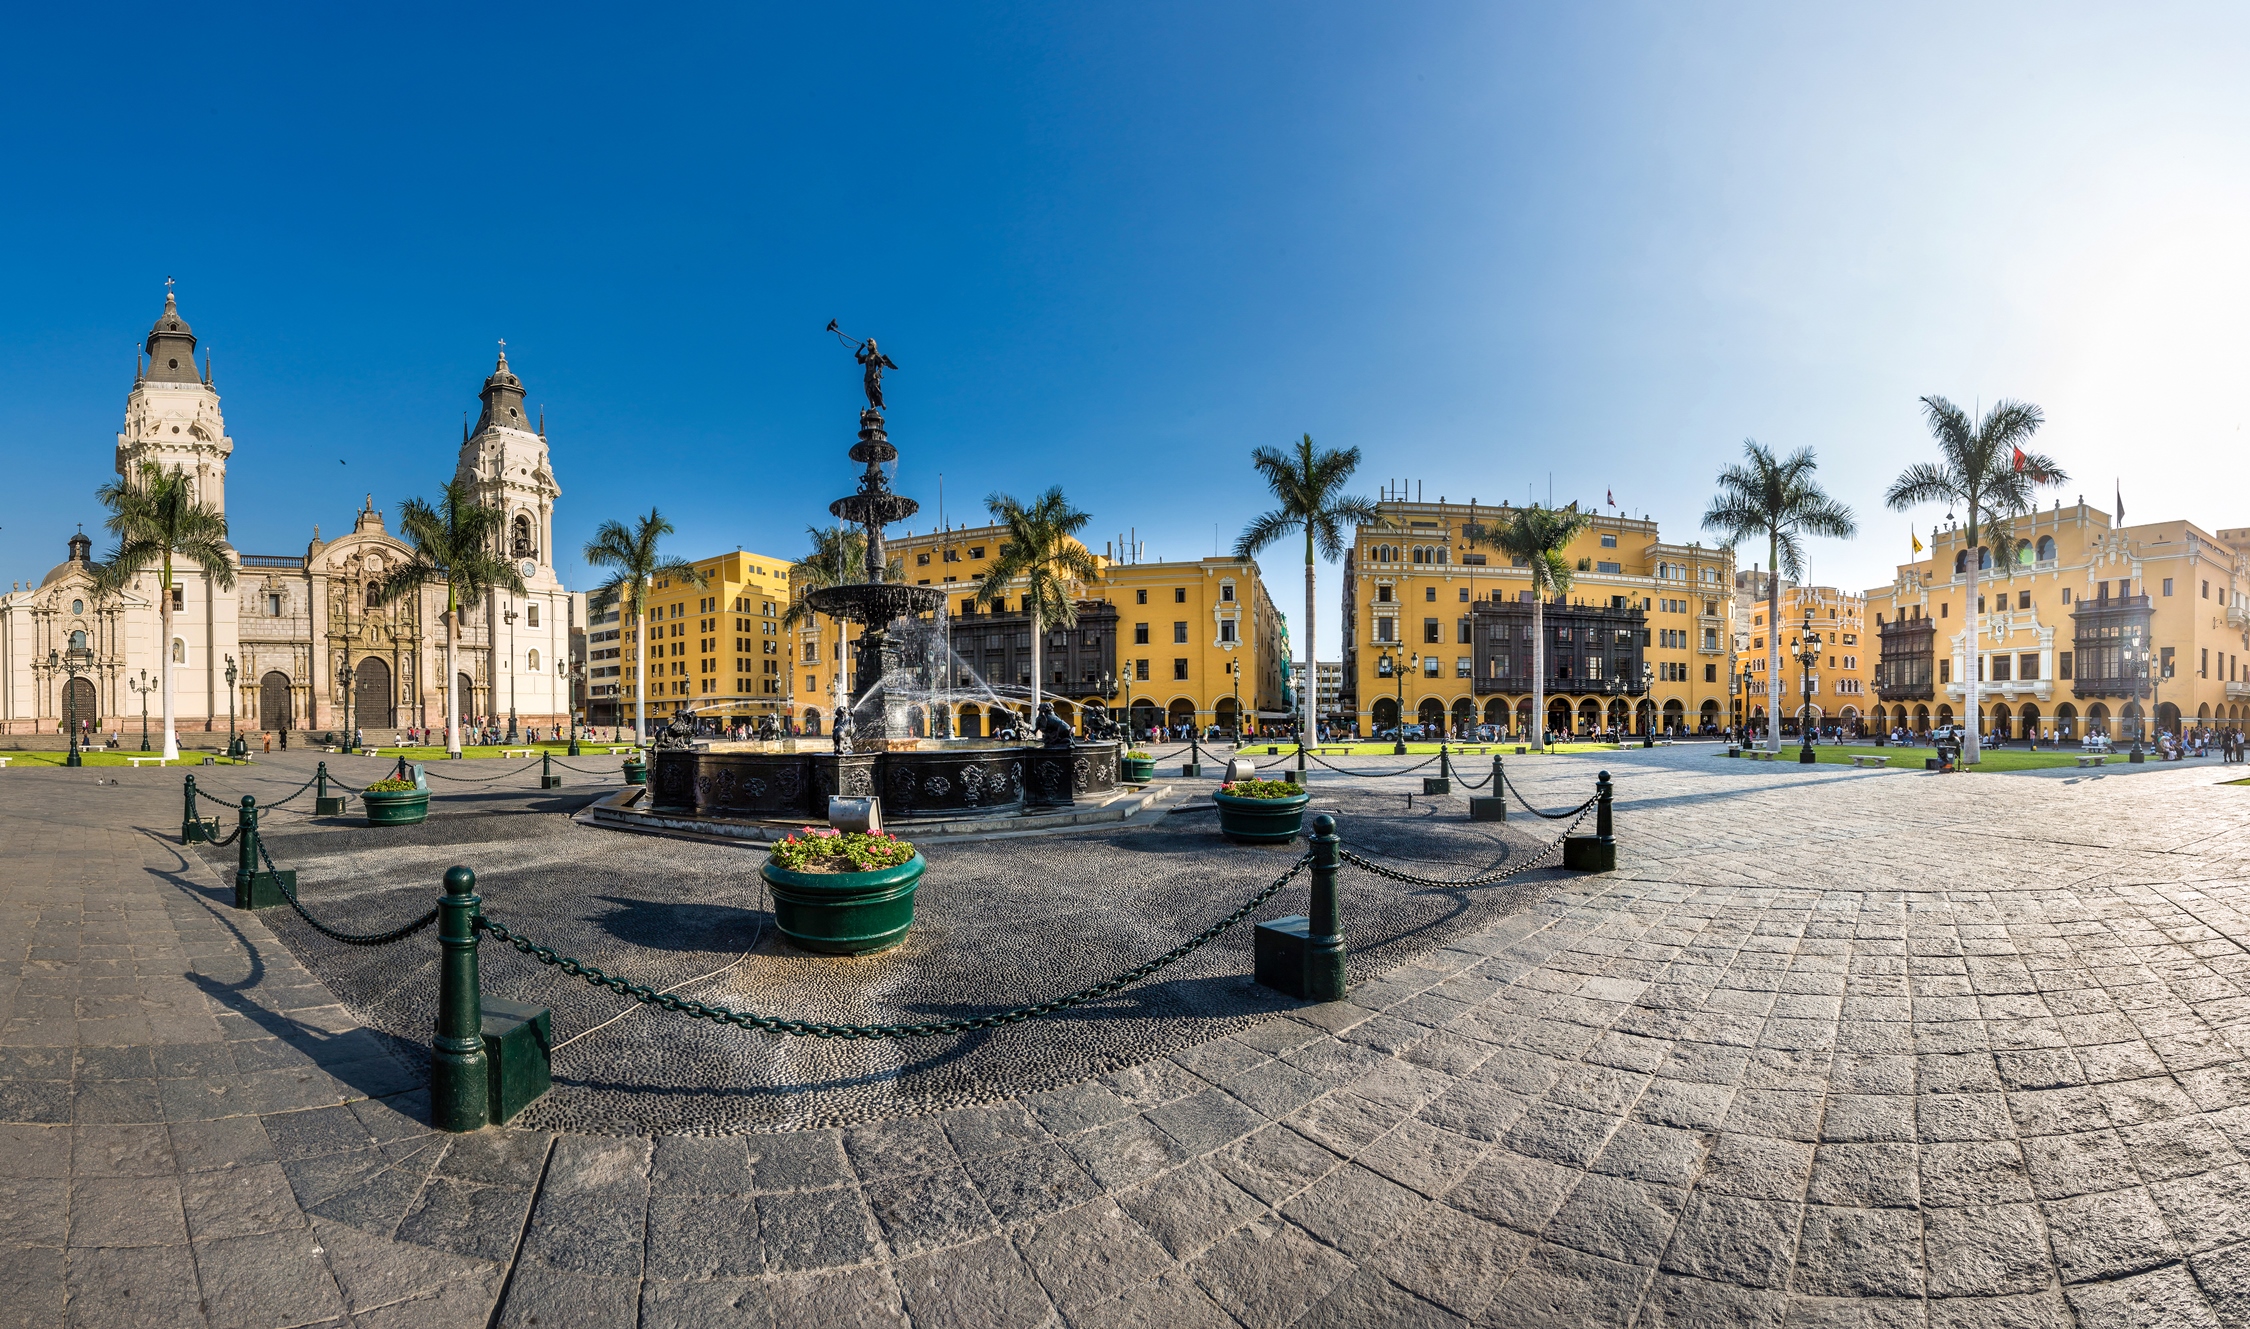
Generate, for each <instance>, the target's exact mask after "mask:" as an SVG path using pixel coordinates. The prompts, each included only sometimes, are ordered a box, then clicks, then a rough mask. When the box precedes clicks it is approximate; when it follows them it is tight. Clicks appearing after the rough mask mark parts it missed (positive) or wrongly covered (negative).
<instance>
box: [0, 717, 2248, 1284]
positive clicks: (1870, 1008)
mask: <svg viewBox="0 0 2250 1329" xmlns="http://www.w3.org/2000/svg"><path fill="white" fill-rule="evenodd" d="M1606 764H1608V765H1609V766H1610V767H1611V769H1613V770H1616V771H1617V772H1618V778H1619V790H1620V808H1619V829H1620V832H1621V835H1622V836H1623V841H1624V842H1623V846H1622V855H1621V870H1620V871H1619V872H1617V873H1615V874H1608V875H1605V876H1601V877H1590V878H1572V879H1568V880H1562V881H1558V882H1555V883H1551V884H1550V885H1549V886H1548V887H1547V891H1546V893H1545V894H1543V895H1542V896H1541V897H1540V898H1539V899H1538V900H1537V901H1535V902H1534V903H1533V904H1532V905H1531V906H1530V907H1528V908H1526V909H1524V910H1521V911H1519V912H1516V913H1514V914H1510V915H1508V916H1505V917H1502V918H1498V919H1495V920H1492V921H1491V922H1489V923H1488V924H1487V925H1485V926H1482V927H1478V928H1473V929H1468V930H1464V931H1463V932H1461V933H1459V934H1457V935H1454V936H1452V937H1450V938H1448V939H1447V940H1446V942H1445V944H1444V945H1442V946H1440V947H1438V948H1436V949H1434V950H1431V951H1429V952H1427V953H1426V954H1424V955H1422V956H1420V957H1418V958H1417V959H1415V960H1414V961H1413V962H1411V963H1407V964H1404V965H1400V966H1398V967H1395V968H1393V969H1391V970H1390V971H1389V972H1388V973H1386V974H1384V975H1383V976H1382V977H1381V978H1379V979H1378V980H1376V981H1374V982H1370V983H1365V984H1362V985H1359V986H1358V987H1357V988H1356V989H1355V990H1354V992H1353V993H1352V996H1351V1000H1350V1001H1349V1002H1346V1003H1338V1004H1333V1005H1327V1006H1305V1007H1298V1008H1295V1009H1292V1010H1288V1011H1285V1012H1282V1013H1279V1014H1276V1015H1274V1016H1271V1017H1269V1018H1265V1019H1262V1020H1256V1021H1249V1022H1246V1023H1244V1024H1243V1025H1242V1026H1241V1027H1240V1028H1237V1029H1235V1030H1233V1031H1232V1032H1229V1033H1227V1034H1225V1035H1224V1036H1221V1037H1218V1038H1215V1039H1211V1040H1208V1041H1204V1042H1201V1043H1197V1044H1195V1045H1193V1046H1188V1047H1182V1048H1178V1049H1175V1050H1173V1051H1171V1052H1170V1053H1169V1054H1168V1055H1166V1056H1164V1057H1160V1058H1156V1059H1152V1060H1149V1061H1145V1062H1143V1063H1141V1064H1139V1065H1136V1066H1133V1067H1130V1068H1127V1069H1122V1070H1118V1071H1114V1072H1110V1073H1108V1074H1105V1075H1102V1076H1098V1077H1095V1078H1092V1079H1089V1080H1085V1081H1081V1082H1078V1083H1073V1084H1069V1085H1063V1086H1058V1087H1053V1088H1048V1089H1044V1090H1042V1091H1039V1092H1035V1093H1030V1094H1026V1095H1022V1096H1020V1097H1016V1098H1011V1099H1004V1100H996V1101H992V1102H985V1103H980V1104H976V1105H972V1106H964V1107H960V1108H955V1109H952V1110H949V1111H944V1112H938V1113H933V1114H929V1115H923V1116H905V1117H898V1118H894V1119H891V1120H886V1121H879V1122H869V1123H865V1124H856V1125H852V1126H846V1127H840V1128H823V1129H815V1130H804V1131H789V1132H769V1133H760V1134H735V1135H721V1136H712V1135H678V1134H653V1135H652V1134H582V1133H569V1132H565V1133H549V1132H545V1131H537V1130H502V1131H487V1132H482V1133H479V1134H477V1135H474V1136H468V1137H460V1138H446V1137H442V1136H437V1135H434V1134H432V1133H430V1132H428V1131H427V1130H426V1129H425V1128H423V1127H421V1126H420V1125H419V1120H420V1114H421V1112H422V1110H423V1104H422V1103H421V1101H420V1097H419V1093H420V1091H419V1090H418V1089H417V1088H416V1087H415V1072H414V1069H413V1068H412V1067H411V1066H410V1065H409V1064H408V1063H407V1062H405V1061H404V1060H402V1059H400V1058H398V1057H396V1056H395V1055H393V1053H392V1051H391V1044H390V1040H389V1039H388V1038H386V1037H384V1036H383V1035H381V1034H380V1033H377V1032H374V1031H371V1030H369V1029H368V1028H367V1027H366V1025H365V1024H364V1021H363V1015H362V1013H361V1012H358V1011H355V1010H353V1009H351V1008H350V1007H347V1006H345V1005H343V1004H341V1003H338V1002H337V1001H336V1000H335V999H334V997H333V996H332V995H330V994H329V993H328V991H327V989H326V988H325V987H324V986H323V985H322V984H321V983H319V982H317V981H316V980H314V979H313V977H312V976H311V974H310V973H309V972H308V971H307V970H306V969H304V968H303V967H302V966H301V965H299V964H298V963H297V962H296V961H295V960H294V958H293V957H292V956H291V954H290V952H289V951H288V949H287V948H286V947H283V946H282V945H280V944H279V943H277V941H276V940H275V938H274V935H273V933H272V932H271V931H270V930H268V927H267V920H266V919H264V918H260V917H252V916H246V915H241V914H237V913H235V912H233V911H232V910H230V909H228V908H226V907H225V906H224V904H223V902H222V899H221V893H220V892H219V890H218V889H217V883H216V879H215V877H214V875H213V874H212V872H211V871H210V870H209V868H208V866H207V865H205V864H204V863H203V862H202V861H201V860H199V859H190V858H184V857H182V856H181V854H180V852H179V850H178V849H177V848H176V847H175V846H173V845H170V844H168V843H166V842H165V839H164V836H165V835H166V834H167V833H168V832H169V833H176V830H177V792H176V791H177V784H176V775H174V776H172V777H171V778H170V779H167V780H165V781H162V782H159V781H156V780H153V779H149V778H147V776H153V775H154V774H155V773H154V772H150V773H145V774H144V776H143V777H142V778H139V779H134V778H131V777H128V776H117V777H110V776H108V773H106V772H103V773H101V775H102V776H103V777H104V778H115V779H118V780H119V781H120V783H119V784H117V785H96V784H94V783H93V778H92V777H94V776H95V775H96V773H94V772H32V773H26V774H27V776H28V778H24V779H18V778H16V776H17V773H14V772H10V773H7V775H6V777H5V778H4V779H0V809H5V810H6V813H7V816H8V824H9V826H10V828H11V831H12V832H13V838H14V848H15V851H16V852H15V854H14V855H13V862H12V864H11V866H12V867H13V868H14V869H15V871H14V872H12V873H11V874H10V878H9V883H8V886H7V889H6V890H5V891H4V892H0V941H4V944H5V948H6V949H5V951H0V975H4V976H5V981H6V982H7V984H8V986H9V1007H8V1019H7V1021H6V1023H5V1024H4V1025H0V1133H4V1137H5V1147H0V1174H4V1176H0V1185H4V1186H6V1187H7V1188H8V1189H9V1191H10V1192H11V1195H12V1201H13V1202H12V1204H11V1207H10V1212H11V1213H12V1214H14V1215H16V1217H17V1222H16V1223H15V1224H14V1225H12V1231H11V1238H10V1242H9V1244H8V1245H7V1247H6V1249H5V1251H4V1252H0V1280H4V1281H0V1286H5V1287H6V1288H7V1290H8V1295H7V1296H6V1297H5V1298H0V1315H4V1316H5V1317H7V1318H9V1319H20V1320H23V1321H25V1322H31V1321H37V1322H40V1323H43V1324H45V1323H57V1322H63V1323H84V1324H133V1323H150V1324H168V1325H169V1324H262V1325H277V1326H278V1325H296V1324H314V1323H323V1324H346V1323H350V1324H366V1325H399V1324H431V1325H439V1324H443V1325H470V1324H482V1323H485V1322H486V1321H487V1318H488V1317H493V1316H494V1312H495V1307H496V1306H497V1315H496V1317H495V1318H496V1320H497V1322H498V1323H502V1324H548V1325H553V1324H604V1325H607V1324H634V1323H638V1324H642V1325H673V1324H678V1325H696V1326H703V1325H728V1324H759V1325H783V1324H787V1325H798V1324H914V1325H955V1324H959V1325H1012V1324H1022V1325H1047V1324H1066V1325H1071V1326H1078V1325H1105V1326H1106V1325H1126V1324H1141V1325H1330V1324H1350V1325H1399V1324H1406V1325H1414V1324H1430V1325H1446V1324H1478V1325H1493V1326H1503V1325H1505V1326H1516V1325H1549V1324H1554V1325H1563V1324H1568V1325H1647V1326H1657V1325H1687V1324H1695V1325H1773V1326H1787V1325H1831V1324H1835V1325H1845V1324H1849V1325H1894V1324H1895V1325H1930V1326H1970V1325H2086V1326H2096V1325H2099V1326H2106V1325H2235V1324H2242V1323H2244V1322H2246V1321H2250V1230H2246V1229H2250V1206H2246V1205H2245V1203H2244V1199H2245V1196H2246V1191H2250V1158H2246V1154H2245V1151H2246V1150H2250V1072H2246V1068H2245V1063H2244V1059H2243V1053H2242V1050H2241V1048H2240V1046H2239V1044H2240V1041H2241V1040H2243V1039H2244V1038H2246V1037H2250V1024H2246V1023H2245V1017H2246V1016H2250V954H2246V951H2245V946H2244V943H2245V942H2250V914H2246V913H2245V912H2244V906H2245V898H2244V893H2243V887H2242V879H2243V872H2244V867H2245V859H2246V858H2250V805H2246V804H2245V803H2244V801H2243V800H2244V798H2245V797H2246V796H2250V790H2246V789H2236V788H2228V787H2224V786H2220V785H2217V784H2216V783H2215V781H2216V780H2217V779H2218V777H2219V776H2220V775H2222V774H2231V772H2222V771H2220V770H2219V769H2218V768H2216V767H2213V766H2201V767H2192V766H2191V767H2186V768H2181V767H2173V768H2168V769H2162V770H2156V771H2136V772H2134V773H2133V774H2132V776H2131V778H2083V779H2081V778H2056V779H2046V778H2036V777H2016V776H1984V775H1975V776H1952V777H1936V776H1924V775H1921V774H1910V773H1903V772H1900V773H1889V772H1865V773H1852V772H1849V771H1837V770H1835V769H1834V768H1814V769H1811V770H1800V769H1796V768H1788V767H1773V766H1765V765H1763V764H1760V765H1758V766H1756V767H1752V766H1750V765H1749V764H1747V763H1733V762H1727V761H1725V760H1724V759H1723V758H1716V759H1715V758H1714V757H1713V756H1712V755H1711V754H1710V752H1709V751H1708V750H1707V749H1697V748H1690V747H1682V748H1676V749H1671V750H1660V751H1658V752H1655V753H1644V754H1616V755H1615V756H1614V757H1612V758H1610V759H1608V760H1607V762H1606ZM1524 765H1525V770H1524V771H1523V772H1522V773H1523V774H1524V776H1525V777H1526V779H1525V783H1526V787H1527V791H1528V792H1531V793H1532V794H1533V796H1534V797H1549V796H1552V797H1553V798H1554V801H1557V802H1560V801H1562V800H1561V791H1562V790H1563V789H1564V788H1566V787H1581V786H1582V785H1583V783H1584V780H1585V777H1586V776H1587V774H1589V773H1590V771H1591V769H1592V765H1591V763H1590V762H1585V761H1580V760H1578V759H1555V760H1551V761H1548V762H1527V763H1525V764H1524ZM1415 778H1416V779H1418V777H1415ZM1406 783H1408V782H1406V781H1401V782H1400V784H1401V785H1405V784H1406ZM166 795H169V797H168V798H167V797H166ZM1399 801H1400V803H1401V804H1403V797H1401V798H1400V800H1399ZM1418 801H1419V800H1418ZM168 817H169V826H167V818H168ZM506 820H507V819H505V818H495V819H494V822H495V825H498V824H500V823H502V822H505V821H506ZM636 1018H639V1017H636Z"/></svg>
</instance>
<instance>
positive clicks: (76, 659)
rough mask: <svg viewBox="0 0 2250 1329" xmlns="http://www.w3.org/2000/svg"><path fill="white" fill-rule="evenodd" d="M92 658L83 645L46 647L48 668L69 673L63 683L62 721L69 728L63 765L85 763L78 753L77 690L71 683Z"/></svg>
mask: <svg viewBox="0 0 2250 1329" xmlns="http://www.w3.org/2000/svg"><path fill="white" fill-rule="evenodd" d="M93 659H94V653H93V652H92V651H89V650H87V649H86V648H85V647H83V646H73V647H71V648H70V649H69V650H67V651H60V652H58V651H56V650H55V649H54V648H53V647H52V646H50V647H48V648H47V668H48V670H49V671H50V672H63V673H67V674H68V675H69V677H68V679H67V681H65V682H64V684H63V706H64V714H63V723H64V725H65V726H66V727H67V728H69V730H70V754H69V755H68V756H66V757H64V758H63V765H65V766H83V765H85V764H86V763H85V762H84V761H82V760H81V759H80V758H79V755H78V695H77V691H78V690H77V688H75V687H74V686H72V685H73V684H75V683H77V682H78V675H79V673H80V672H81V671H83V670H87V669H89V668H91V667H92V664H93Z"/></svg>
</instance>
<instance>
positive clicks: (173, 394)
mask: <svg viewBox="0 0 2250 1329" xmlns="http://www.w3.org/2000/svg"><path fill="white" fill-rule="evenodd" d="M165 284H166V286H167V287H169V286H170V284H171V283H170V279H169V278H167V279H166V283H165ZM210 364H211V361H210V353H209V352H208V351H206V352H205V353H204V362H203V368H202V370H201V371H198V370H197V369H196V365H195V331H194V329H192V328H190V327H189V326H188V322H187V320H186V319H184V318H181V317H180V307H179V304H178V303H177V301H175V299H174V298H173V295H172V292H171V291H170V290H169V289H167V290H166V291H165V292H164V312H163V313H162V314H160V315H158V316H157V319H156V325H155V326H154V327H151V328H150V329H149V330H148V340H147V341H146V342H144V343H143V344H142V348H141V354H140V355H139V356H137V357H135V364H134V367H133V390H132V392H131V393H129V394H127V396H126V398H125V427H124V429H123V430H122V431H120V432H119V433H118V435H117V474H118V476H119V477H120V478H121V479H124V480H127V481H130V480H134V479H136V478H138V476H139V474H140V467H141V464H142V463H143V462H148V463H153V464H154V465H157V466H160V467H162V468H163V469H165V470H167V471H170V470H174V469H177V470H179V471H181V472H182V473H183V474H185V475H186V476H187V477H188V479H189V482H190V483H191V484H192V485H193V486H194V490H195V497H196V498H197V500H198V501H200V502H202V503H203V504H204V505H206V506H208V507H210V508H212V509H214V510H215V511H217V512H219V513H220V514H222V515H223V514H224V513H225V512H226V510H227V458H228V457H229V456H230V455H232V453H233V452H234V440H233V439H231V438H228V437H227V426H226V418H225V417H224V416H222V415H221V414H220V412H219V392H218V389H217V388H216V387H214V386H213V385H212V382H211V369H210Z"/></svg>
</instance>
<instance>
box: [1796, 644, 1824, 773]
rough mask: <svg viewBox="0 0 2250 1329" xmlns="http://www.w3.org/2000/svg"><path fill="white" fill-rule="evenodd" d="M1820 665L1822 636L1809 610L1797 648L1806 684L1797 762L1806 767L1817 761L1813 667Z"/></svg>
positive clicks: (1802, 676) (1800, 713)
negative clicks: (1814, 744) (1813, 721)
mask: <svg viewBox="0 0 2250 1329" xmlns="http://www.w3.org/2000/svg"><path fill="white" fill-rule="evenodd" d="M1819 663H1820V634H1819V633H1817V632H1815V631H1813V625H1812V610H1811V609H1809V608H1808V609H1807V610H1805V626H1804V628H1803V629H1802V630H1801V634H1800V636H1799V638H1798V646H1797V666H1798V670H1797V672H1798V674H1799V676H1800V677H1801V678H1802V680H1803V682H1804V689H1805V701H1804V705H1803V706H1802V707H1801V708H1800V709H1799V710H1798V712H1797V735H1798V740H1799V746H1798V749H1797V760H1798V761H1799V762H1800V763H1801V764H1803V765H1806V766H1810V765H1812V764H1813V762H1814V761H1815V760H1817V758H1815V757H1814V756H1813V749H1812V691H1813V688H1812V684H1813V666H1814V665H1817V664H1819Z"/></svg>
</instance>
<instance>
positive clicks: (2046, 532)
mask: <svg viewBox="0 0 2250 1329" xmlns="http://www.w3.org/2000/svg"><path fill="white" fill-rule="evenodd" d="M2012 538H2013V540H2014V544H2013V547H2012V548H2010V549H2002V550H1999V551H1997V553H1995V551H1994V550H1992V549H1991V548H1989V547H1987V548H1980V549H1978V550H1975V551H1971V550H1970V549H1969V548H1968V547H1967V545H1968V541H1967V532H1966V531H1965V530H1963V529H1961V528H1958V527H1949V528H1946V529H1942V530H1939V531H1936V532H1934V533H1933V534H1932V535H1931V537H1930V542H1929V549H1928V555H1927V557H1925V558H1923V559H1921V560H1919V561H1917V562H1913V563H1905V564H1901V565H1900V566H1899V570H1898V576H1897V578H1896V579H1895V580H1894V581H1893V582H1892V583H1891V584H1890V585H1889V586H1885V587H1881V588H1879V589H1876V590H1871V591H1869V592H1868V593H1867V600H1868V607H1869V609H1870V610H1871V611H1872V612H1873V614H1874V616H1875V631H1876V634H1877V636H1878V637H1879V638H1880V640H1881V648H1880V650H1879V652H1878V658H1877V669H1876V677H1875V681H1874V687H1875V696H1876V700H1877V703H1878V709H1879V710H1882V711H1883V712H1884V718H1885V720H1886V721H1887V723H1888V725H1890V726H1892V727H1897V726H1905V727H1907V728H1909V729H1913V730H1915V731H1923V730H1927V729H1930V728H1932V727H1935V726H1937V725H1943V724H1951V723H1955V722H1957V721H1961V722H1965V717H1966V708H1967V704H1968V685H1967V680H1968V678H1969V676H1970V675H1969V671H1970V670H1971V669H1975V670H1977V671H1978V676H1979V677H1980V679H1981V680H1982V681H1981V684H1980V687H1979V692H1980V693H1981V696H1980V709H1981V710H1982V713H1983V715H1982V718H1983V725H1984V730H1985V732H1987V733H1996V734H2000V735H2002V736H2004V737H2009V738H2019V737H2023V736H2026V735H2029V734H2031V733H2033V732H2034V731H2036V732H2037V733H2038V734H2039V735H2040V737H2042V738H2051V739H2058V740H2062V741H2071V740H2075V739H2077V738H2079V737H2081V736H2083V735H2084V734H2087V733H2089V732H2095V733H2106V734H2108V735H2109V736H2110V737H2112V738H2114V739H2130V738H2132V737H2134V736H2135V734H2136V731H2137V730H2138V729H2139V727H2140V720H2141V717H2142V716H2143V715H2144V714H2145V715H2148V716H2150V717H2152V718H2153V720H2154V722H2155V724H2156V726H2158V727H2161V728H2163V729H2165V730H2169V731H2173V732H2177V731H2178V730H2179V728H2180V727H2181V724H2182V722H2183V719H2184V721H2185V722H2186V723H2187V724H2189V725H2193V724H2196V723H2198V722H2200V723H2203V724H2207V725H2238V724H2240V723H2241V722H2242V721H2243V720H2244V719H2245V718H2246V716H2250V669H2246V667H2245V665H2244V663H2243V661H2244V659H2245V658H2246V657H2250V612H2246V610H2245V602H2244V596H2245V594H2246V593H2250V529H2241V528H2235V529H2229V530H2222V531H2220V532H2218V533H2217V534H2216V535H2213V534H2211V533H2209V532H2206V531H2204V530H2202V529H2200V528H2198V527H2196V526H2194V525H2192V524H2190V523H2188V522H2184V521H2168V522H2155V523H2150V524H2148V525H2141V526H2124V527H2117V526H2114V525H2113V523H2112V520H2111V517H2110V515H2109V514H2108V513H2106V512H2103V511H2101V510H2099V509H2097V508H2092V507H2089V506H2087V504H2086V503H2085V502H2084V501H2083V500H2081V501H2080V502H2078V503H2077V504H2075V505H2073V506H2071V507H2067V508H2066V507H2063V506H2062V505H2061V504H2060V503H2057V504H2055V505H2054V507H2052V508H2051V509H2050V510H2048V511H2045V512H2037V513H2033V514H2031V515H2029V516H2027V517H2024V518H2020V519H2019V520H2018V521H2017V522H2016V524H2015V529H2014V531H2013V532H2012ZM1972 557H1974V558H1976V559H1977V560H1978V566H1979V568H1980V572H1979V576H1978V587H1977V594H1978V598H1979V599H1980V600H1981V601H1982V602H1983V604H1984V609H1985V617H1984V619H1983V622H1982V624H1981V625H1980V630H1979V633H1978V636H1977V638H1976V639H1975V640H1974V641H1971V640H1969V637H1968V632H1967V628H1968V620H1969V610H1970V606H1969V604H1968V569H1969V559H1970V558H1972ZM2136 694H2137V697H2136Z"/></svg>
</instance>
